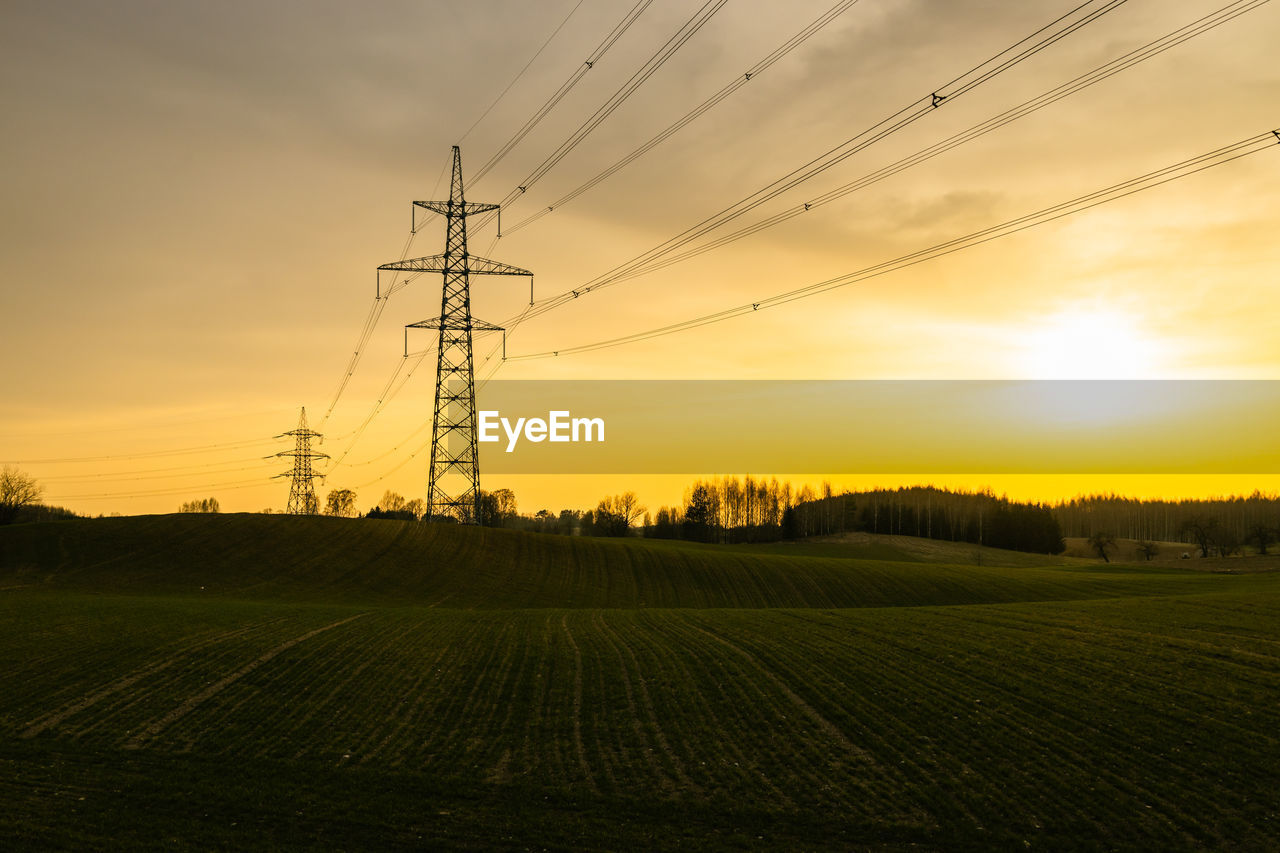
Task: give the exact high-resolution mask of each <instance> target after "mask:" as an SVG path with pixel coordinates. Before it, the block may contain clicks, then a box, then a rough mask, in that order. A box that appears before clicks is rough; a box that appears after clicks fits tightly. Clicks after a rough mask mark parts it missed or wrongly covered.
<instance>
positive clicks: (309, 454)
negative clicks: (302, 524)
mask: <svg viewBox="0 0 1280 853" xmlns="http://www.w3.org/2000/svg"><path fill="white" fill-rule="evenodd" d="M288 436H292V437H293V439H294V447H293V450H282V451H280V452H279V453H277V454H275V455H276V456H282V457H292V458H293V467H292V468H291V469H289V470H288V471H285V472H284V473H283V474H276V477H292V478H293V480H292V482H291V483H290V484H289V507H288V508H287V509H286V510H285V512H287V513H289V514H290V515H315V514H317V513H318V512H319V511H320V501H319V500H317V499H316V489H315V486H314V484H313V483H312V481H313V480H318V479H323V478H324V475H323V474H317V473H315V472H314V471H312V470H311V462H312V460H315V459H328V458H329V454H327V453H319V452H317V451H314V450H312V449H311V439H313V438H318V439H321V440H323V439H324V436H322V435H321V434H320V433H318V432H316V431H315V430H313V429H310V428H309V427H308V426H307V407H306V406H303V407H302V414H301V415H300V416H299V418H298V427H297V429H291V430H289V431H288V432H285V433H281V434H280V435H277V436H276V438H286V437H288ZM267 458H268V459H271V458H273V457H271V456H268V457H267ZM273 479H274V478H273Z"/></svg>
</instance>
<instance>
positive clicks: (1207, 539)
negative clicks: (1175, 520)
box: [1180, 515, 1219, 557]
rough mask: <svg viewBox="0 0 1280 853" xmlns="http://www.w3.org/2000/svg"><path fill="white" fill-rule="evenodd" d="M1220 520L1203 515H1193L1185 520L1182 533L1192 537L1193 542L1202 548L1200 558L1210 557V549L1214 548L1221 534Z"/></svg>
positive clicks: (1181, 528)
mask: <svg viewBox="0 0 1280 853" xmlns="http://www.w3.org/2000/svg"><path fill="white" fill-rule="evenodd" d="M1218 528H1219V524H1218V519H1216V518H1211V517H1208V516H1203V515H1193V516H1191V517H1190V518H1188V519H1186V520H1184V521H1183V522H1182V525H1181V527H1180V530H1181V532H1182V533H1184V534H1186V535H1188V536H1190V537H1191V540H1192V541H1193V542H1195V543H1196V545H1198V546H1199V547H1200V556H1201V557H1207V556H1209V549H1210V548H1212V547H1213V543H1214V542H1215V541H1216V539H1215V537H1217V535H1218V533H1219V529H1218Z"/></svg>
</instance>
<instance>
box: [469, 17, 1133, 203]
mask: <svg viewBox="0 0 1280 853" xmlns="http://www.w3.org/2000/svg"><path fill="white" fill-rule="evenodd" d="M727 2H728V0H707V2H705V3H703V4H702V6H700V7H699V8H698V10H697V11H696V12H694V13H693V15H692V16H691V17H690V18H689V20H687V21H685V22H684V24H683V25H681V27H680V29H678V30H676V32H675V34H674V35H672V36H671V38H669V39H667V41H666V43H665V44H663V45H662V47H660V48H659V49H658V50H657V51H656V52H655V53H654V54H653V55H652V56H650V57H649V59H648V60H646V61H645V63H644V65H642V66H640V68H639V69H638V70H637V71H636V72H635V73H634V74H632V75H631V77H630V78H629V79H628V80H627V81H626V82H625V83H623V84H622V86H621V87H619V88H618V90H617V91H616V92H614V93H613V94H612V95H611V96H610V97H609V98H608V99H607V100H606V101H605V102H604V103H603V104H601V105H600V107H599V108H598V109H596V111H595V112H594V113H592V114H591V116H590V117H589V118H588V119H587V120H586V121H584V122H583V123H582V124H581V125H579V127H578V129H577V130H575V131H574V132H573V133H571V134H569V136H568V138H566V139H565V140H564V142H561V143H560V145H559V146H558V147H557V148H556V149H555V150H554V151H552V152H551V153H550V154H549V155H547V157H546V159H544V160H543V161H542V162H541V163H539V164H538V165H537V166H536V167H535V168H534V170H533V171H532V172H530V173H529V174H528V176H527V177H525V179H524V180H523V181H521V182H520V184H519V185H518V186H517V187H516V188H515V189H513V190H512V191H511V192H509V193H507V197H506V198H505V199H503V200H502V201H501V202H500V203H499V204H500V205H501V206H502V207H506V206H508V205H510V204H512V203H514V202H515V200H516V199H518V198H519V197H520V196H521V195H523V194H524V193H525V192H526V191H527V190H528V189H529V187H531V186H533V185H534V184H535V183H537V182H538V181H539V180H541V179H542V178H543V177H544V176H545V175H546V174H547V172H549V171H551V170H552V169H553V168H555V166H556V164H557V163H559V162H560V161H561V160H563V159H564V158H565V157H567V156H568V155H569V152H570V151H572V150H573V149H574V148H577V147H578V145H579V144H580V143H581V142H582V140H584V139H586V138H587V136H588V135H590V133H591V132H592V131H593V130H595V129H596V128H597V127H599V126H600V125H601V123H603V122H604V120H605V119H607V118H608V117H609V116H611V115H612V114H613V112H614V111H615V110H617V109H618V107H620V106H622V104H623V103H624V102H625V101H626V100H627V98H629V97H631V95H632V94H633V93H634V92H635V91H636V89H638V88H640V86H642V85H644V83H645V82H646V81H647V80H648V79H649V78H650V77H652V76H653V75H654V74H655V73H656V72H657V70H658V69H659V68H661V67H662V66H663V65H664V64H666V62H667V60H669V59H670V58H671V57H672V56H674V55H675V54H676V53H677V52H678V51H679V50H680V48H682V47H684V45H685V43H686V42H688V41H689V39H691V38H693V36H694V35H695V34H696V33H697V32H698V30H700V29H702V28H703V27H704V26H705V25H706V23H707V22H708V21H710V20H711V19H712V18H713V17H714V16H715V14H716V13H717V12H719V11H720V9H721V8H722V7H723V6H724V4H725V3H727ZM1113 2H1123V0H1113ZM476 177H477V179H479V177H480V175H477V176H476ZM492 220H493V215H490V216H489V217H486V218H485V219H483V220H481V222H480V224H479V225H478V226H477V227H478V228H483V227H484V226H485V225H486V224H488V223H489V222H491V221H492Z"/></svg>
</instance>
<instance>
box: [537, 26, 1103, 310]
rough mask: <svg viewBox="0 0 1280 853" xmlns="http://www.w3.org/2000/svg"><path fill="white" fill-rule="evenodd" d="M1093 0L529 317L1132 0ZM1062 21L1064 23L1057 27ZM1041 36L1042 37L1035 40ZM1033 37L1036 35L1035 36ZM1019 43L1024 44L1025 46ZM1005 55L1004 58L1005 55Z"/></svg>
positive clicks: (611, 279) (600, 284)
mask: <svg viewBox="0 0 1280 853" xmlns="http://www.w3.org/2000/svg"><path fill="white" fill-rule="evenodd" d="M1095 2H1097V0H1086V2H1084V3H1082V4H1080V5H1079V6H1077V7H1075V8H1074V9H1072V10H1071V11H1069V12H1067V13H1066V14H1064V15H1062V16H1060V17H1059V18H1057V19H1055V20H1054V21H1051V22H1050V23H1048V24H1046V25H1045V26H1043V27H1041V28H1040V29H1039V30H1037V31H1036V32H1034V33H1032V34H1031V35H1029V36H1027V37H1025V38H1023V39H1021V40H1020V41H1018V42H1016V43H1014V44H1013V45H1012V46H1010V47H1008V48H1006V49H1004V50H1003V51H1001V52H1000V53H997V54H996V55H995V56H993V57H992V58H990V59H988V60H986V61H985V62H981V63H979V64H978V65H975V66H974V67H973V68H971V69H969V70H968V71H966V72H964V73H963V74H960V75H958V76H957V77H955V78H953V79H952V80H951V81H949V82H947V83H945V84H943V85H942V86H939V87H938V88H936V89H934V91H933V92H932V93H931V94H930V95H926V96H924V97H922V98H918V99H917V100H915V101H913V102H912V103H911V104H908V105H907V106H906V107H903V108H902V109H900V110H898V112H896V113H894V114H893V115H891V116H889V117H888V118H885V119H882V120H881V121H880V122H878V123H876V124H874V125H872V126H871V127H869V128H867V129H866V130H864V131H862V132H861V133H859V134H857V135H855V136H853V137H850V138H849V139H847V140H846V141H844V142H842V143H840V144H839V145H837V146H836V147H834V148H832V149H829V150H828V151H827V152H826V153H824V154H821V155H819V156H818V157H815V158H814V159H812V160H810V161H809V162H808V163H806V164H804V165H803V166H800V167H799V168H797V169H794V170H792V171H791V172H789V173H788V174H786V175H783V176H782V177H781V178H778V179H776V180H775V181H773V182H772V183H769V184H767V185H765V186H764V187H761V188H760V189H758V190H756V191H755V192H753V193H751V194H749V195H747V196H745V197H744V198H742V199H741V200H739V201H738V202H736V203H734V204H732V205H730V206H729V207H727V208H724V209H723V210H721V211H720V212H719V213H716V214H713V215H712V216H709V217H707V218H706V219H704V220H702V222H700V223H698V224H697V225H694V226H692V227H690V228H687V229H685V230H684V231H683V232H681V233H680V234H677V235H676V236H674V237H671V238H669V239H668V240H666V241H664V242H663V243H660V244H658V245H657V246H655V247H653V248H652V249H649V250H648V251H646V252H643V253H641V254H640V255H637V256H636V257H634V258H632V259H631V260H629V261H627V262H625V263H623V264H620V265H618V266H616V267H614V268H613V269H612V270H610V271H609V272H606V273H604V274H602V275H599V276H597V277H596V278H594V279H592V280H590V281H589V282H587V283H586V284H584V285H582V286H580V287H577V288H574V289H572V290H567V291H564V292H562V293H559V294H556V295H555V296H551V297H547V298H545V299H543V300H541V301H540V304H539V307H538V308H536V309H535V310H534V311H533V312H530V314H529V316H530V318H532V317H535V316H538V315H539V314H541V313H544V312H545V311H547V310H550V309H551V308H552V307H556V306H559V305H562V304H564V303H566V302H569V301H571V300H574V299H577V298H578V297H579V296H582V295H583V294H586V293H591V292H593V291H595V290H600V289H602V288H604V287H607V286H609V285H611V284H614V283H616V282H617V281H619V280H621V279H622V278H623V277H624V276H626V275H627V274H628V273H630V272H632V271H634V270H635V269H638V268H640V267H642V266H644V265H647V264H652V263H653V262H654V261H656V260H657V259H658V258H661V257H664V256H665V255H668V254H670V253H672V252H675V251H677V250H678V249H680V248H682V247H683V246H685V245H687V244H689V243H690V242H692V241H694V240H696V239H698V238H700V237H702V236H704V235H705V234H708V233H710V232H711V231H713V230H715V229H717V228H720V227H722V226H724V225H726V224H728V223H729V222H732V221H733V220H735V219H737V218H738V217H740V216H742V215H744V214H746V213H748V212H750V211H751V210H754V209H755V208H757V207H759V206H760V205H762V204H764V203H766V202H768V201H770V200H772V199H774V198H776V197H777V196H779V195H781V194H782V193H784V192H786V191H788V190H790V189H793V188H794V187H796V186H799V185H800V184H802V183H804V182H805V181H808V180H810V179H812V178H813V177H816V176H817V175H819V174H822V173H823V172H825V171H827V170H828V169H831V168H833V167H834V166H836V165H838V164H839V163H842V162H843V161H844V160H846V159H848V158H849V157H851V156H853V155H854V154H856V153H858V152H859V151H862V150H864V149H866V148H868V147H870V146H871V145H873V144H874V143H876V142H878V141H880V140H881V139H884V138H885V137H887V136H889V135H891V134H893V133H895V132H897V131H898V130H901V129H902V128H904V127H906V126H907V125H909V124H911V123H913V122H915V121H917V120H918V119H920V118H921V117H923V116H925V115H929V114H930V113H932V112H934V111H935V110H936V109H938V108H939V106H941V105H942V104H945V103H949V102H951V101H953V100H954V99H956V98H958V97H960V96H961V95H963V94H965V93H967V92H969V91H971V90H972V89H974V88H976V87H977V86H979V85H981V84H982V83H985V82H987V81H989V80H991V79H992V78H994V77H995V76H997V75H998V74H1001V73H1003V72H1004V71H1007V70H1009V69H1010V68H1013V67H1014V66H1016V65H1018V64H1019V63H1021V62H1023V61H1024V60H1026V59H1028V58H1030V57H1031V56H1034V55H1035V54H1037V53H1039V52H1040V51H1042V50H1045V49H1046V48H1048V47H1049V46H1050V45H1052V44H1054V43H1055V42H1057V41H1060V40H1061V39H1063V38H1065V37H1066V36H1068V35H1070V34H1071V33H1074V32H1076V31H1077V30H1079V29H1080V28H1082V27H1084V26H1086V25H1087V24H1089V23H1092V22H1093V21H1095V20H1097V19H1098V18H1100V17H1102V16H1103V15H1105V14H1107V13H1108V12H1111V11H1114V10H1115V9H1117V8H1119V7H1120V6H1121V5H1123V4H1124V3H1126V2H1128V0H1107V2H1105V3H1104V4H1103V5H1102V6H1100V7H1098V8H1094V9H1090V10H1088V11H1084V12H1083V13H1082V11H1083V10H1085V9H1086V7H1089V6H1092V5H1093V4H1094V3H1095ZM1080 13H1082V14H1080ZM1064 22H1065V23H1064ZM1059 24H1061V25H1062V26H1058V25H1059ZM1037 37H1039V38H1038V39H1037ZM1033 39H1037V40H1035V41H1033ZM1028 42H1030V45H1029V46H1027V47H1023V45H1026V44H1028ZM1019 48H1021V50H1020V49H1019ZM1001 57H1005V58H1004V59H1003V60H1002V59H1001ZM993 63H994V64H993ZM988 66H991V67H988Z"/></svg>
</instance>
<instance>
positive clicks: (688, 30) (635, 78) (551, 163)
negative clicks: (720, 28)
mask: <svg viewBox="0 0 1280 853" xmlns="http://www.w3.org/2000/svg"><path fill="white" fill-rule="evenodd" d="M727 2H728V0H707V2H705V3H703V4H702V6H700V7H699V8H698V10H697V11H696V12H694V13H693V15H692V17H690V18H689V20H687V21H685V22H684V24H683V25H682V26H681V27H680V29H678V30H676V32H675V34H674V35H672V36H671V38H669V39H667V41H666V43H665V44H663V45H662V47H660V48H658V50H657V52H656V53H654V54H653V55H652V56H650V57H649V59H648V60H646V61H645V63H644V65H642V66H640V68H639V69H638V70H637V71H636V72H635V73H634V74H632V75H631V77H630V78H629V79H628V80H627V82H625V83H623V84H622V86H621V87H619V89H618V90H617V91H616V92H614V93H613V94H612V95H611V96H610V97H609V98H608V99H607V100H606V101H605V102H604V103H603V104H601V105H600V107H599V108H598V109H597V110H596V111H595V112H594V113H592V114H591V116H590V117H589V118H588V119H587V120H586V121H584V122H583V123H582V124H581V125H579V127H578V129H577V130H575V131H574V132H573V133H571V134H569V136H568V137H567V138H566V139H565V140H564V142H561V143H560V145H559V146H558V147H557V148H556V149H555V150H554V151H552V152H551V153H550V154H549V155H547V157H546V159H545V160H543V161H542V162H541V163H539V164H538V165H537V166H536V167H535V168H534V170H533V171H532V172H530V173H529V174H528V176H527V177H525V179H524V180H523V181H521V182H520V184H519V185H518V186H517V187H516V188H515V189H513V190H512V191H511V192H509V193H507V197H506V198H505V199H503V200H502V201H501V202H499V204H500V206H501V207H508V206H510V205H511V204H513V203H514V202H515V201H516V199H518V198H519V197H520V196H522V195H523V194H524V193H525V192H526V191H527V190H528V189H529V188H530V187H531V186H533V185H534V184H536V183H537V182H538V181H540V180H541V179H542V178H543V177H544V176H545V175H546V174H547V172H549V171H551V170H552V169H554V168H555V166H556V164H557V163H559V162H560V161H561V160H563V159H564V158H565V157H567V156H568V155H569V152H571V151H572V150H573V149H574V148H577V147H578V145H579V144H580V143H581V142H582V140H584V139H586V138H587V136H589V135H590V134H591V132H592V131H593V130H595V129H596V128H597V127H599V126H600V125H601V124H602V123H603V122H604V120H605V119H607V118H608V117H609V116H611V115H613V112H614V111H615V110H617V109H618V107H620V106H622V104H623V103H624V102H625V101H626V100H627V98H629V97H631V95H632V94H633V93H634V92H635V91H636V90H637V89H639V88H640V87H641V86H642V85H644V83H645V82H646V81H647V80H648V79H649V78H650V77H652V76H653V75H654V74H655V73H656V72H657V70H658V69H659V68H661V67H662V66H663V65H664V64H666V62H667V60H669V59H670V58H671V57H672V56H674V55H675V54H676V53H677V52H678V51H679V50H680V48H682V47H684V45H685V43H686V42H688V41H689V39H691V38H693V36H694V35H695V34H696V33H697V32H698V30H700V29H702V28H703V27H704V26H705V25H706V23H707V22H708V21H710V20H711V19H712V18H713V17H714V16H715V14H716V12H719V11H720V9H721V8H723V6H724V4H725V3H727ZM477 178H478V176H477ZM496 216H497V213H489V214H486V215H484V216H481V217H480V219H479V221H478V223H477V225H476V230H477V231H478V230H479V229H482V228H484V227H485V226H486V225H487V224H488V223H490V222H492V221H493V219H494V218H495V217H496Z"/></svg>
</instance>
